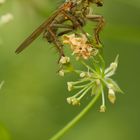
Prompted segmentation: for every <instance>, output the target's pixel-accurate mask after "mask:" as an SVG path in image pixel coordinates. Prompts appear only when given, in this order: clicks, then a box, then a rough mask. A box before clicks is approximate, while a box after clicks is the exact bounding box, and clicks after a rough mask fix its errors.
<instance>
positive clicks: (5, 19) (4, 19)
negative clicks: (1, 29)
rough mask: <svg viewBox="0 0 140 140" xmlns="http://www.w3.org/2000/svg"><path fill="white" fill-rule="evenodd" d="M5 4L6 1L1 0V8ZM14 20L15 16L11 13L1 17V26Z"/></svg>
mask: <svg viewBox="0 0 140 140" xmlns="http://www.w3.org/2000/svg"><path fill="white" fill-rule="evenodd" d="M4 3H5V0H0V6H1V5H2V4H4ZM11 20H13V15H12V14H11V13H6V14H4V15H1V16H0V26H2V25H4V24H7V23H9V22H10V21H11Z"/></svg>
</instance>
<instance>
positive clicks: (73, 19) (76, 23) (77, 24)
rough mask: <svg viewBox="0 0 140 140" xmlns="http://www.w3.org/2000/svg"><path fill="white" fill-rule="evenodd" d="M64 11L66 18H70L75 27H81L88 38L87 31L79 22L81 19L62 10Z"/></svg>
mask: <svg viewBox="0 0 140 140" xmlns="http://www.w3.org/2000/svg"><path fill="white" fill-rule="evenodd" d="M62 13H63V14H64V16H65V17H66V18H68V19H69V20H70V21H71V22H72V23H73V27H74V29H77V28H79V29H80V30H81V32H82V33H83V34H85V36H86V37H87V38H88V36H87V34H86V32H85V31H84V30H83V28H82V25H81V24H80V23H79V21H78V20H77V18H76V17H75V16H73V15H71V14H70V13H68V12H65V11H62Z"/></svg>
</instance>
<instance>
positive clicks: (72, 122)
mask: <svg viewBox="0 0 140 140" xmlns="http://www.w3.org/2000/svg"><path fill="white" fill-rule="evenodd" d="M100 95H101V94H97V95H96V96H94V98H93V99H92V100H91V102H90V103H89V104H88V105H87V106H86V107H85V108H84V109H83V110H82V111H81V112H80V113H79V114H78V115H77V116H76V117H75V118H74V119H73V120H71V121H70V122H69V123H68V124H67V125H66V126H65V127H64V128H62V129H61V130H60V131H58V133H56V134H55V135H54V136H53V137H52V138H50V140H58V139H59V138H60V137H61V136H63V135H64V134H65V133H66V132H67V131H68V130H69V129H70V128H71V127H73V126H74V125H75V124H76V123H77V122H78V121H79V120H80V119H81V118H82V117H83V116H84V115H85V114H86V113H87V112H88V111H89V109H90V108H91V107H92V106H93V105H94V104H95V103H96V101H97V100H98V98H99V97H100Z"/></svg>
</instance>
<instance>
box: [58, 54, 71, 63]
mask: <svg viewBox="0 0 140 140" xmlns="http://www.w3.org/2000/svg"><path fill="white" fill-rule="evenodd" d="M69 62H70V58H69V57H67V56H62V57H61V59H60V61H59V63H60V64H66V63H69Z"/></svg>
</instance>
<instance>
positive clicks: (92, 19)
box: [86, 15, 105, 44]
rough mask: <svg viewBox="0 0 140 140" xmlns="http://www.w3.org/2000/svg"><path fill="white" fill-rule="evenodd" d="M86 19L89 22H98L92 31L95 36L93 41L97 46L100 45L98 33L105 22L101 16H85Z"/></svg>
mask: <svg viewBox="0 0 140 140" xmlns="http://www.w3.org/2000/svg"><path fill="white" fill-rule="evenodd" d="M86 18H87V19H89V20H91V21H96V22H98V24H97V26H96V28H95V31H94V33H95V34H94V35H95V40H96V43H97V44H100V43H101V41H100V39H99V33H100V31H101V30H102V28H103V26H104V24H105V20H104V18H103V16H100V15H87V16H86Z"/></svg>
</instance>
